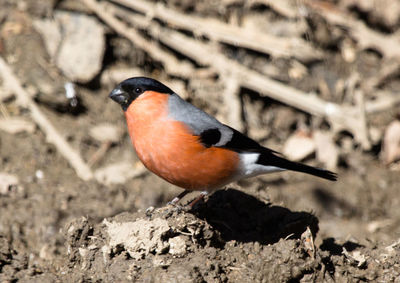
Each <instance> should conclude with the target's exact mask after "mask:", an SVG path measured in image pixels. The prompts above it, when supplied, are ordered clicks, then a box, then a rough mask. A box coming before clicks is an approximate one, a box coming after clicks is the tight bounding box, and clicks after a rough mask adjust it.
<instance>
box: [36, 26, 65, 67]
mask: <svg viewBox="0 0 400 283" xmlns="http://www.w3.org/2000/svg"><path fill="white" fill-rule="evenodd" d="M33 26H34V28H35V29H36V30H37V31H38V32H39V33H40V34H41V35H42V37H43V41H44V44H45V46H46V49H47V53H49V55H50V57H51V58H52V59H53V60H54V58H55V57H56V54H57V50H58V47H59V46H60V43H61V40H62V35H61V26H60V23H59V22H58V21H55V20H53V19H38V20H34V21H33Z"/></svg>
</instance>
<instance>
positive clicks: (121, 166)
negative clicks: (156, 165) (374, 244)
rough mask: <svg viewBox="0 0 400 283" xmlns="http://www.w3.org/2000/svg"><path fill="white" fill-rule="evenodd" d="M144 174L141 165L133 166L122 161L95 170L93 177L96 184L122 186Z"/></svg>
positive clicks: (144, 170)
mask: <svg viewBox="0 0 400 283" xmlns="http://www.w3.org/2000/svg"><path fill="white" fill-rule="evenodd" d="M145 172H146V168H144V166H143V165H142V164H141V163H137V165H136V166H133V165H132V164H131V163H130V162H128V161H122V162H118V163H114V164H111V165H108V166H106V167H102V168H99V169H97V170H96V171H95V172H94V177H95V179H96V180H97V182H99V183H101V184H104V185H111V184H124V183H125V182H126V181H127V180H129V179H132V178H135V177H139V176H141V175H142V174H144V173H145Z"/></svg>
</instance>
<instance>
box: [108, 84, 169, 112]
mask: <svg viewBox="0 0 400 283" xmlns="http://www.w3.org/2000/svg"><path fill="white" fill-rule="evenodd" d="M145 91H156V92H160V93H166V94H172V93H174V92H173V91H172V90H171V89H170V88H169V87H167V86H165V85H164V84H162V83H160V82H159V81H157V80H154V79H151V78H146V77H134V78H129V79H126V80H124V81H123V82H121V83H120V84H118V85H117V87H116V88H114V89H113V90H112V91H111V93H110V94H109V97H110V98H111V99H112V100H114V101H115V102H117V103H118V104H119V105H121V107H122V109H123V110H124V111H126V109H128V107H129V105H130V104H131V103H132V101H134V100H135V99H136V98H138V97H139V96H140V95H141V94H142V93H144V92H145Z"/></svg>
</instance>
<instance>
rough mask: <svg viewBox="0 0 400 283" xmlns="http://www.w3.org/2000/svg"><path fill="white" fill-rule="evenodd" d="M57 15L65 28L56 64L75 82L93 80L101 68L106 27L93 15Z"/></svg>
mask: <svg viewBox="0 0 400 283" xmlns="http://www.w3.org/2000/svg"><path fill="white" fill-rule="evenodd" d="M55 18H56V20H57V21H58V22H59V23H60V25H61V27H62V31H63V34H62V35H63V38H62V41H61V46H60V47H59V51H58V54H57V58H56V60H55V62H56V65H57V67H58V68H60V70H61V71H62V72H63V73H64V74H65V75H66V76H67V77H68V78H69V79H70V80H72V81H77V82H80V83H87V82H89V81H91V80H92V79H93V78H94V77H95V76H96V75H97V74H98V73H99V71H100V69H101V67H102V61H103V55H104V50H105V39H104V28H103V26H102V25H100V24H99V22H98V21H97V20H96V19H95V18H94V17H89V16H87V15H83V14H78V13H70V12H57V13H56V14H55Z"/></svg>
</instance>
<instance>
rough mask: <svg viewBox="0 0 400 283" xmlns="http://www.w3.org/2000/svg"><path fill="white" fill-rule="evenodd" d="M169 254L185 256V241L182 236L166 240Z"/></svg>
mask: <svg viewBox="0 0 400 283" xmlns="http://www.w3.org/2000/svg"><path fill="white" fill-rule="evenodd" d="M168 243H169V251H168V252H169V253H170V254H172V255H175V256H183V255H184V254H186V240H185V237H183V236H177V237H174V238H171V239H169V240H168Z"/></svg>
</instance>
